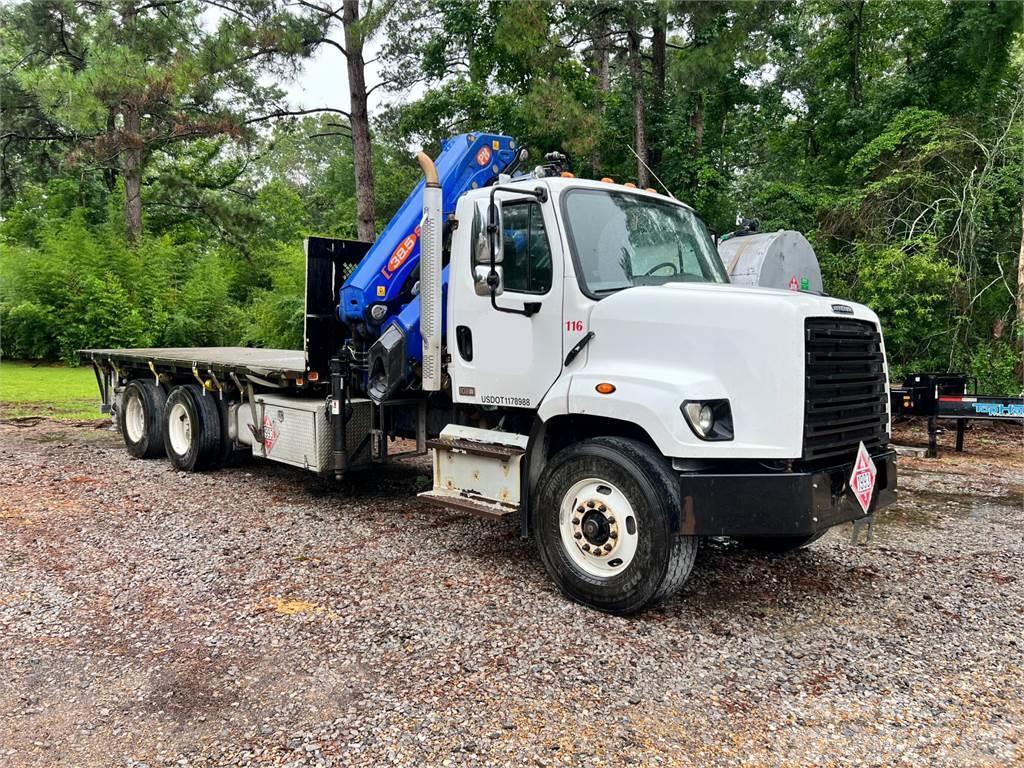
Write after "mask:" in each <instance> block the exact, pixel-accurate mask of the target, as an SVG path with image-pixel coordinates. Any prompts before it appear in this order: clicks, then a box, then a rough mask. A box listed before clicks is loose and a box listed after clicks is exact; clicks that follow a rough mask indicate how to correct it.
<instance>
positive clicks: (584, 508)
mask: <svg viewBox="0 0 1024 768" xmlns="http://www.w3.org/2000/svg"><path fill="white" fill-rule="evenodd" d="M586 511H587V509H586V507H584V506H583V505H582V504H580V505H579V506H578V507H576V512H577V513H578V514H581V515H582V514H583V513H584V512H586Z"/></svg>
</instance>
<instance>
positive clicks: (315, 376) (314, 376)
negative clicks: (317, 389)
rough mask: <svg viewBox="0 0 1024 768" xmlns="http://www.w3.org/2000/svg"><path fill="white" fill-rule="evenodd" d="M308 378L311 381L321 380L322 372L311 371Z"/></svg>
mask: <svg viewBox="0 0 1024 768" xmlns="http://www.w3.org/2000/svg"><path fill="white" fill-rule="evenodd" d="M306 378H307V379H309V380H310V381H319V380H320V374H319V373H318V372H317V371H310V372H309V374H308V375H307V376H306Z"/></svg>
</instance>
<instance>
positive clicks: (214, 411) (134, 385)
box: [118, 379, 234, 472]
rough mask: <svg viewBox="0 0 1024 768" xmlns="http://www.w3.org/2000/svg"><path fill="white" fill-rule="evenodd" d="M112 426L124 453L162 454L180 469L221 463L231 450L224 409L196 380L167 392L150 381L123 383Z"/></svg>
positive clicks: (157, 455)
mask: <svg viewBox="0 0 1024 768" xmlns="http://www.w3.org/2000/svg"><path fill="white" fill-rule="evenodd" d="M118 425H119V427H120V429H121V435H122V437H123V438H124V443H125V448H126V449H127V450H128V453H129V454H131V455H132V456H134V457H136V458H139V459H152V458H157V457H160V456H167V458H168V459H170V461H171V464H173V465H174V466H175V467H176V468H177V469H180V470H184V471H186V472H195V471H200V470H204V469H214V468H216V467H219V466H223V465H224V464H227V463H229V461H230V460H231V458H232V455H233V447H234V446H233V441H232V440H231V438H230V437H229V435H228V430H227V410H226V408H225V407H224V406H223V403H222V402H221V401H220V400H219V399H218V398H215V397H213V396H211V395H204V393H203V390H202V388H201V387H200V386H199V385H198V384H183V385H180V386H177V387H175V388H174V389H172V390H171V391H170V394H167V392H166V390H165V389H164V387H162V386H161V385H160V384H157V383H156V382H153V381H144V380H141V379H136V380H134V381H131V382H129V384H128V386H127V387H125V391H124V397H123V400H122V403H121V409H120V411H119V413H118Z"/></svg>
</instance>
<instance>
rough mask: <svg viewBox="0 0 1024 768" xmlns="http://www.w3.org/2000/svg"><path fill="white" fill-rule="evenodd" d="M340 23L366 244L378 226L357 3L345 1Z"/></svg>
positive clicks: (361, 231)
mask: <svg viewBox="0 0 1024 768" xmlns="http://www.w3.org/2000/svg"><path fill="white" fill-rule="evenodd" d="M341 21H342V25H343V26H344V27H345V51H346V54H347V56H346V58H347V59H348V88H349V93H350V94H351V97H352V106H351V108H350V110H349V125H350V127H351V129H352V164H353V166H354V167H355V176H356V221H357V225H356V226H357V233H358V237H359V239H360V240H364V241H366V242H368V243H369V242H373V240H374V239H375V238H376V236H377V226H376V212H375V211H374V202H373V195H374V192H373V156H372V148H371V145H370V114H369V110H368V108H367V93H366V72H365V68H366V63H365V62H364V61H363V43H364V42H365V35H364V34H363V31H362V30H361V29H360V28H359V0H345V1H344V5H343V7H342V15H341Z"/></svg>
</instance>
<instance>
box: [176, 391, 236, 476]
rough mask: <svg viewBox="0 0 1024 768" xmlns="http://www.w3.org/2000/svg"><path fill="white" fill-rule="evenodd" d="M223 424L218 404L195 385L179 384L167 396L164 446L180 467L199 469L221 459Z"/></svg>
mask: <svg viewBox="0 0 1024 768" xmlns="http://www.w3.org/2000/svg"><path fill="white" fill-rule="evenodd" d="M221 446H222V443H221V423H220V413H219V411H218V408H217V403H216V401H215V400H214V399H213V397H211V396H207V395H204V394H203V390H202V389H200V388H199V386H198V385H196V384H184V385H182V386H180V387H176V388H175V389H174V390H173V391H172V392H171V394H170V395H169V396H168V398H167V407H166V410H165V417H164V448H165V449H166V451H167V458H169V459H170V460H171V464H173V465H174V466H175V467H176V468H177V469H180V470H183V471H185V472H198V471H201V470H204V469H211V468H213V467H215V466H216V465H217V463H218V461H219V460H220V458H221V452H222V447H221Z"/></svg>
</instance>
